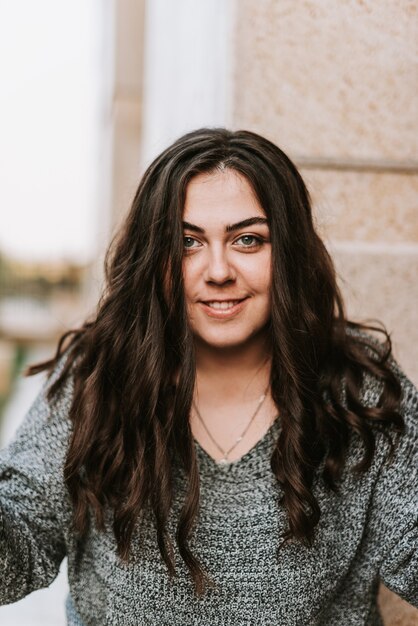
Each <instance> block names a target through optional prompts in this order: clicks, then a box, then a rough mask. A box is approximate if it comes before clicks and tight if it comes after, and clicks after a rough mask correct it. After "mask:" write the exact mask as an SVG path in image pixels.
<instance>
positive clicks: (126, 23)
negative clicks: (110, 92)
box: [114, 0, 145, 96]
mask: <svg viewBox="0 0 418 626" xmlns="http://www.w3.org/2000/svg"><path fill="white" fill-rule="evenodd" d="M114 7H115V8H114V10H115V15H114V17H115V55H114V59H115V71H114V80H115V86H116V88H117V90H118V92H119V93H123V94H125V95H126V94H130V95H131V96H132V95H135V96H138V95H141V92H142V67H143V54H144V19H145V17H144V11H145V0H120V1H119V2H116V3H115V5H114Z"/></svg>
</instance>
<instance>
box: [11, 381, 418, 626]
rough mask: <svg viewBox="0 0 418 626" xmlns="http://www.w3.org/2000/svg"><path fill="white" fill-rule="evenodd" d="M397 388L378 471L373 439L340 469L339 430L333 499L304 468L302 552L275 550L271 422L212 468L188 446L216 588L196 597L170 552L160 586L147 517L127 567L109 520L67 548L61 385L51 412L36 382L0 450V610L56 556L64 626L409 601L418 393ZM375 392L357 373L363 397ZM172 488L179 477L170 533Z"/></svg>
mask: <svg viewBox="0 0 418 626" xmlns="http://www.w3.org/2000/svg"><path fill="white" fill-rule="evenodd" d="M402 386H403V390H404V398H403V403H402V413H403V416H404V418H405V420H406V423H407V432H406V434H405V436H404V437H403V438H402V440H401V444H400V446H399V447H398V449H397V454H396V457H395V461H394V463H393V464H392V465H390V466H389V465H387V464H384V463H383V459H384V456H385V454H386V453H387V449H388V445H387V443H386V440H385V439H384V438H383V437H382V436H381V435H377V448H376V449H377V452H376V456H375V459H374V462H373V464H372V467H371V468H370V470H368V471H367V473H366V474H364V475H362V476H361V477H359V478H355V477H354V476H353V475H352V473H351V472H350V471H349V468H350V466H352V465H354V464H355V463H356V462H357V461H358V460H359V459H360V457H361V446H360V444H359V441H358V440H357V439H356V437H355V436H353V438H352V441H351V447H350V454H349V458H348V463H347V465H346V469H345V471H344V474H343V477H342V481H341V493H340V495H336V494H334V493H332V492H329V491H328V490H327V489H326V488H325V486H324V484H323V481H322V479H321V478H320V477H319V473H318V476H317V479H316V481H315V485H314V491H315V495H316V497H317V498H318V501H319V504H320V507H321V511H322V514H321V519H320V522H319V526H318V533H317V536H316V539H315V542H314V545H313V547H312V548H311V549H310V548H307V547H304V546H302V545H300V544H299V543H298V542H293V543H291V544H290V545H288V546H286V547H284V548H282V549H281V550H280V552H279V553H278V555H277V552H276V549H277V546H278V544H279V541H280V534H281V533H282V531H283V530H284V529H285V528H286V527H287V524H286V516H285V512H284V510H282V509H281V508H280V506H279V505H278V503H277V502H278V497H279V496H280V493H281V488H280V487H279V486H278V485H277V483H276V480H275V478H274V477H273V475H272V472H271V469H270V467H269V458H270V455H271V452H272V447H273V444H274V440H275V437H276V436H277V433H278V430H279V428H280V423H276V424H274V425H273V426H272V427H271V429H270V430H269V432H268V433H267V435H266V436H264V437H263V438H262V439H261V440H260V441H259V442H258V443H257V444H256V445H255V447H253V448H252V449H251V450H250V451H249V452H248V453H247V454H245V455H244V456H243V457H242V458H241V459H240V460H239V461H236V462H234V463H233V464H232V465H230V466H229V467H226V468H223V467H219V466H218V465H217V464H216V463H215V462H214V461H213V460H212V459H211V458H210V457H209V456H208V455H207V454H206V453H205V452H204V451H203V449H202V448H201V447H200V446H199V445H198V444H197V443H196V448H197V454H198V461H199V468H200V476H201V510H200V517H199V524H198V528H197V532H196V536H195V539H194V543H193V549H194V551H195V552H196V554H197V555H198V556H199V557H200V559H201V561H202V562H203V563H204V565H205V566H206V568H207V569H208V571H209V572H210V574H211V575H212V578H213V579H214V580H215V582H216V587H215V588H214V589H211V590H210V591H209V592H208V593H207V595H206V596H204V597H203V598H201V599H198V598H197V597H196V596H195V595H194V593H193V588H192V584H191V580H190V578H189V576H188V574H187V572H186V569H185V566H184V564H183V562H182V560H181V559H180V557H179V555H178V554H177V552H176V555H175V558H176V567H177V571H178V577H177V578H176V579H174V581H170V579H169V578H168V576H167V573H166V568H165V566H164V565H163V563H162V561H161V558H160V554H159V551H158V548H157V545H156V539H155V536H154V532H153V529H152V524H151V523H150V524H148V527H147V530H146V532H145V536H144V538H143V541H142V543H140V541H139V540H137V541H134V544H133V556H134V559H133V563H131V564H130V565H124V564H122V563H121V562H120V561H119V559H118V557H117V555H116V546H115V541H114V538H113V535H112V532H111V530H110V524H109V525H108V528H107V531H106V532H105V533H98V532H97V531H96V530H95V529H94V528H92V529H91V530H90V532H89V534H88V536H87V538H86V540H85V541H83V542H82V543H78V542H77V541H76V538H75V536H74V533H73V531H72V529H71V505H70V501H69V498H68V494H67V493H66V489H65V485H64V483H63V479H62V468H63V463H64V458H65V453H66V447H67V443H68V437H69V434H70V432H71V426H70V423H69V421H68V409H69V406H70V401H71V393H72V384H71V381H69V382H68V383H67V385H66V389H65V394H64V395H63V397H62V398H61V400H60V401H59V404H58V405H57V406H55V407H54V408H52V407H51V405H49V404H48V402H47V401H46V399H45V388H44V389H43V391H42V392H41V394H40V396H39V397H38V399H37V400H36V402H35V404H34V405H33V406H32V408H31V410H30V412H29V414H28V416H27V418H26V419H25V422H24V424H23V425H22V427H21V428H20V429H19V431H18V433H17V436H16V438H15V440H14V442H13V443H12V444H11V445H10V446H9V447H8V448H6V449H5V450H3V451H2V452H1V453H0V565H1V577H0V604H5V603H10V602H14V601H16V600H18V599H19V598H22V597H23V596H25V595H26V594H28V593H30V592H31V591H33V590H35V589H38V588H40V587H45V586H48V585H49V584H50V583H51V582H52V581H53V579H54V578H55V576H56V575H57V573H58V569H59V566H60V563H61V561H62V559H63V558H64V556H65V555H67V556H68V577H69V585H70V596H69V598H68V601H67V616H68V624H69V625H71V626H76V625H77V626H93V625H100V626H104V625H109V626H113V625H115V626H116V625H121V626H122V625H123V626H134V625H135V626H136V625H142V624H149V625H151V624H152V625H155V626H156V625H158V626H161V625H164V624H170V625H171V626H175V625H182V626H187V625H192V624H196V625H198V624H202V625H204V626H215V625H216V626H221V625H222V626H238V625H239V626H242V625H250V624H251V625H254V624H260V625H266V626H267V625H269V626H271V625H273V624H274V625H277V626H279V625H280V626H282V625H284V626H292V625H295V626H296V625H298V626H301V625H308V624H309V625H313V626H361V625H368V626H371V625H379V624H381V623H382V621H381V618H380V616H379V613H378V608H377V604H376V594H377V590H378V584H379V580H381V581H383V583H385V585H387V587H389V588H390V589H392V590H393V591H394V592H395V593H397V594H399V595H400V596H401V597H403V598H404V599H406V600H407V601H408V602H410V603H411V604H413V605H415V606H417V607H418V557H417V552H418V550H417V543H418V527H417V517H418V502H417V491H418V478H417V466H418V451H417V442H418V394H417V391H416V389H414V387H413V386H412V384H411V383H410V382H409V381H408V380H407V379H406V378H405V377H402ZM378 398H379V385H378V384H376V383H375V382H374V381H373V380H370V379H369V380H368V381H367V383H366V384H365V386H364V401H365V402H366V403H367V404H368V405H370V406H372V405H375V404H376V403H377V402H378ZM182 490H183V482H182V478H181V475H179V476H178V480H177V489H176V495H177V497H176V499H175V504H174V508H173V515H172V518H171V521H170V529H171V530H173V529H174V526H175V519H176V515H177V514H178V511H179V506H180V504H181V500H182ZM109 518H110V516H109Z"/></svg>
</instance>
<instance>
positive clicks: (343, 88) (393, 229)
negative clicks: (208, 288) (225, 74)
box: [233, 0, 418, 383]
mask: <svg viewBox="0 0 418 626" xmlns="http://www.w3.org/2000/svg"><path fill="white" fill-rule="evenodd" d="M417 8H418V5H417V3H416V2H415V1H414V2H411V1H408V0H400V1H399V2H396V3H395V2H392V1H391V0H382V1H380V2H376V1H372V0H369V1H366V0H364V1H362V0H346V1H345V2H339V3H336V2H333V1H332V0H312V1H311V0H304V1H302V0H301V1H300V2H294V1H292V0H280V2H277V1H276V0H260V1H259V2H254V1H252V0H240V2H239V4H238V9H239V12H238V19H237V23H236V32H235V55H234V56H235V61H234V62H235V69H234V95H233V125H234V127H235V128H239V127H242V128H248V129H252V130H255V131H256V132H260V133H261V134H264V135H266V136H267V137H269V138H270V139H272V140H273V141H274V142H275V143H277V144H278V145H279V146H280V147H282V148H283V149H284V150H285V151H286V152H288V153H289V155H290V156H291V157H292V158H294V160H295V161H296V162H298V163H299V165H300V166H301V169H302V174H303V175H304V178H305V179H306V181H307V183H308V186H309V188H310V191H311V194H312V197H313V201H314V206H315V210H316V218H317V221H318V224H319V228H320V230H321V232H322V233H323V235H324V238H325V239H326V241H327V243H328V244H329V247H330V249H331V251H332V252H333V254H334V258H335V261H336V266H337V270H338V272H339V274H340V276H341V283H342V286H343V292H344V293H345V296H346V300H347V305H348V311H349V314H350V316H351V317H354V318H356V319H360V318H363V319H364V318H376V317H377V318H380V319H382V321H383V322H384V323H385V324H386V325H387V327H388V329H389V330H390V331H391V332H392V333H393V340H394V345H395V354H396V356H397V358H398V359H399V361H400V362H401V363H402V365H403V367H404V369H405V370H406V372H407V373H408V374H409V375H410V377H411V378H412V379H413V380H414V382H415V383H418V359H416V357H414V355H415V354H416V352H417V351H416V349H414V344H416V343H417V342H418V326H417V324H414V321H415V310H416V308H417V305H418V280H417V279H416V276H418V271H417V270H418V195H417V191H418V161H417V148H418V97H417V93H418V67H417V65H418V19H417V18H418V16H417Z"/></svg>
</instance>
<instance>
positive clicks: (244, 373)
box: [196, 342, 271, 399]
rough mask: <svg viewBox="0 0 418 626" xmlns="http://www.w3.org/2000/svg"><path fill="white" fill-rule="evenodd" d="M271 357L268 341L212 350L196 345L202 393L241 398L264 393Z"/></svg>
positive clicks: (200, 392) (198, 379)
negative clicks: (266, 342)
mask: <svg viewBox="0 0 418 626" xmlns="http://www.w3.org/2000/svg"><path fill="white" fill-rule="evenodd" d="M270 367H271V358H270V355H269V353H268V351H267V350H266V346H265V343H264V342H263V343H262V344H260V343H258V344H257V345H253V346H248V347H246V348H243V347H242V346H240V347H239V348H227V349H213V348H211V347H210V346H207V345H198V344H197V345H196V376H197V380H196V383H197V387H198V390H199V395H201V394H205V395H206V393H208V394H211V393H212V394H213V392H214V390H216V394H217V396H218V397H222V396H223V395H225V396H227V397H228V398H231V399H232V398H233V397H234V396H235V395H239V396H240V397H241V398H242V397H243V396H245V395H246V394H247V393H248V394H249V395H250V396H251V395H254V394H255V395H257V394H259V393H263V391H264V390H265V388H266V387H267V385H268V382H269V378H270Z"/></svg>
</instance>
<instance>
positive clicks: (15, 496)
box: [0, 371, 72, 604]
mask: <svg viewBox="0 0 418 626" xmlns="http://www.w3.org/2000/svg"><path fill="white" fill-rule="evenodd" d="M56 373H57V371H56V372H54V374H53V376H52V378H51V379H50V381H49V383H48V382H47V383H45V385H44V387H43V389H42V391H41V392H40V394H39V396H38V397H37V399H36V400H35V402H34V404H33V405H32V407H31V408H30V410H29V412H28V414H27V415H26V417H25V419H24V422H23V424H22V426H21V427H20V428H19V429H18V431H17V433H16V435H15V438H14V440H13V441H12V443H11V444H10V445H9V446H8V447H7V448H5V449H3V450H2V451H0V571H1V576H0V604H8V603H11V602H15V601H17V600H19V599H20V598H23V597H24V596H26V595H27V594H29V593H30V592H32V591H34V590H35V589H39V588H41V587H47V586H48V585H49V584H50V583H51V582H52V581H53V580H54V578H55V577H56V576H57V574H58V571H59V567H60V564H61V561H62V560H63V558H64V556H65V553H66V547H65V532H64V530H65V519H66V513H65V511H66V507H67V509H68V497H67V495H66V491H65V489H64V482H63V476H62V473H63V466H64V461H65V455H66V449H67V443H68V438H69V433H70V423H69V420H68V411H69V408H70V405H71V395H72V393H71V392H72V382H71V379H68V380H67V382H66V383H65V386H64V389H63V390H62V393H61V394H60V396H59V399H57V400H55V401H54V402H53V403H50V402H49V401H48V400H47V398H46V392H47V390H48V387H49V384H50V382H51V381H52V380H53V379H54V378H55V375H56Z"/></svg>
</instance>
